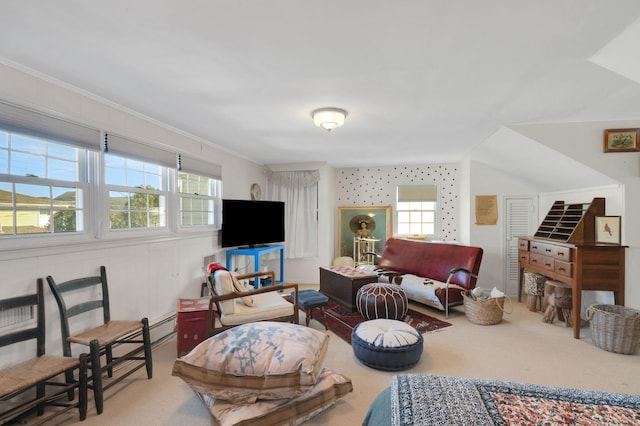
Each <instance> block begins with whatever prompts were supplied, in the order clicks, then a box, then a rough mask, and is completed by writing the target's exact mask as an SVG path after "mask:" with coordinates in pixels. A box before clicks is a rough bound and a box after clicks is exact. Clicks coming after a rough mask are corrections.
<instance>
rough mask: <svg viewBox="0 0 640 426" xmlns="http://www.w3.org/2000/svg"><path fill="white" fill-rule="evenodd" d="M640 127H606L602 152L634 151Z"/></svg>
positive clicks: (636, 147) (636, 149)
mask: <svg viewBox="0 0 640 426" xmlns="http://www.w3.org/2000/svg"><path fill="white" fill-rule="evenodd" d="M639 136H640V129H607V130H605V131H604V152H635V151H639V150H640V149H638V137H639Z"/></svg>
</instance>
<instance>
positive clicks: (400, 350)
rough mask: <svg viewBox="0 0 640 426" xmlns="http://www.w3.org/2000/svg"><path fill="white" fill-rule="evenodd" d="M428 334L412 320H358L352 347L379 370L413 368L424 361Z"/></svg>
mask: <svg viewBox="0 0 640 426" xmlns="http://www.w3.org/2000/svg"><path fill="white" fill-rule="evenodd" d="M423 346H424V338H423V337H422V335H421V334H420V333H418V331H417V330H416V329H415V328H413V327H411V326H410V325H409V324H407V323H404V322H402V321H397V320H390V319H376V320H371V321H365V322H362V323H360V324H358V325H357V326H356V327H355V328H354V329H353V332H352V333H351V347H352V348H353V353H354V355H355V356H356V358H357V359H358V360H359V361H360V362H361V363H363V364H364V365H366V366H368V367H371V368H376V369H378V370H387V371H397V370H405V369H407V368H411V367H413V366H414V365H416V364H417V363H418V361H420V357H421V356H422V351H423Z"/></svg>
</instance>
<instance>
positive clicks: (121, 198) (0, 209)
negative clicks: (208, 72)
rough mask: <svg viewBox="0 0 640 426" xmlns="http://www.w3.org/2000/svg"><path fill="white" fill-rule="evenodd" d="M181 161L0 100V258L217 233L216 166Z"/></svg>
mask: <svg viewBox="0 0 640 426" xmlns="http://www.w3.org/2000/svg"><path fill="white" fill-rule="evenodd" d="M180 160H181V157H180V155H178V154H177V153H176V152H175V150H174V149H173V148H172V147H170V146H167V145H163V144H160V143H156V142H155V141H149V142H147V141H140V140H134V139H129V138H128V137H126V136H122V135H117V134H107V133H106V132H102V131H100V130H99V129H96V128H93V127H88V126H85V125H83V124H81V123H76V122H73V121H71V120H69V119H67V118H64V117H58V116H53V115H50V114H44V113H40V112H38V111H35V110H31V109H27V108H24V107H21V106H18V105H13V104H9V103H5V102H3V101H1V100H0V240H4V241H7V240H9V239H11V240H12V244H4V245H2V247H0V252H4V251H5V250H6V251H9V250H13V249H15V248H39V247H44V246H53V245H58V244H73V243H77V242H86V241H89V240H92V239H102V238H110V237H114V238H120V237H126V235H127V234H128V235H131V234H132V233H135V235H136V238H137V237H138V236H140V235H142V234H148V235H149V236H153V237H154V238H155V237H157V236H158V235H164V234H167V235H168V234H170V233H172V232H176V231H177V230H178V228H179V227H189V228H196V229H194V230H197V227H212V226H218V225H219V224H220V221H221V214H220V213H221V212H220V205H221V194H222V189H221V188H222V181H221V176H222V170H221V167H220V166H219V165H216V164H212V163H211V162H209V161H206V160H205V159H201V158H191V157H186V158H184V159H183V160H184V161H182V162H181V161H180ZM182 165H184V168H183V169H181V167H182ZM178 169H181V170H178ZM109 231H113V232H109ZM107 234H108V235H107ZM63 235H64V237H62V236H63ZM44 239H46V240H44ZM45 241H46V242H45Z"/></svg>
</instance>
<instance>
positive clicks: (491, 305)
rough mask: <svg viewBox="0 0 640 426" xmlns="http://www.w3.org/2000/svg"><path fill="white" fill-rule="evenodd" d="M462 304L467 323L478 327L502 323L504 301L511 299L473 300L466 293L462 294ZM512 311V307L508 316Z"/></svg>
mask: <svg viewBox="0 0 640 426" xmlns="http://www.w3.org/2000/svg"><path fill="white" fill-rule="evenodd" d="M462 299H463V302H464V313H465V315H466V317H467V319H468V320H469V321H471V322H472V323H474V324H480V325H494V324H498V323H499V322H500V321H502V314H504V313H505V308H504V301H505V299H509V303H511V299H510V298H509V296H502V297H491V298H488V299H474V298H473V297H472V296H471V295H470V294H469V292H468V291H463V292H462ZM512 311H513V305H511V309H510V310H509V312H507V313H508V314H510V313H511V312H512Z"/></svg>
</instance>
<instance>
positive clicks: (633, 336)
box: [586, 305, 640, 355]
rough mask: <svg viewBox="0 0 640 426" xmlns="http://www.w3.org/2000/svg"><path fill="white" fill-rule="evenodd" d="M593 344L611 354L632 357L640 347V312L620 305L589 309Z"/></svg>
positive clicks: (591, 307) (588, 314)
mask: <svg viewBox="0 0 640 426" xmlns="http://www.w3.org/2000/svg"><path fill="white" fill-rule="evenodd" d="M586 314H587V319H588V320H589V324H590V326H591V337H592V339H593V343H594V344H595V345H596V346H597V347H599V348H600V349H604V350H605V351H609V352H616V353H620V354H627V355H631V354H634V353H636V351H637V350H638V346H640V311H637V310H635V309H631V308H625V307H624V306H618V305H591V306H589V307H588V308H587V312H586Z"/></svg>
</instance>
